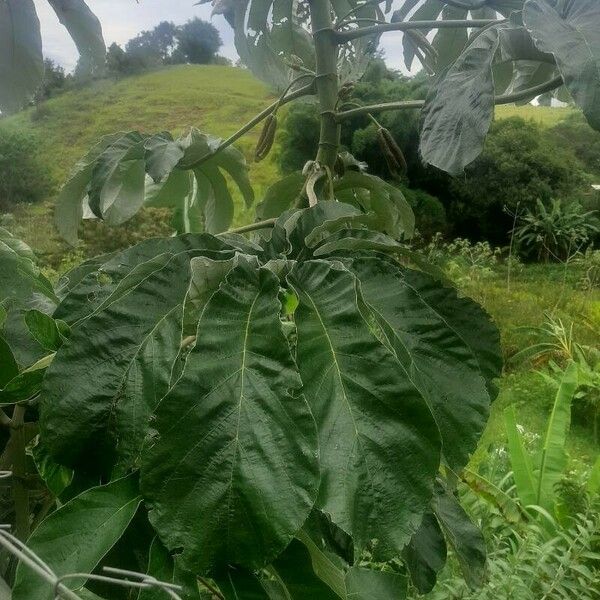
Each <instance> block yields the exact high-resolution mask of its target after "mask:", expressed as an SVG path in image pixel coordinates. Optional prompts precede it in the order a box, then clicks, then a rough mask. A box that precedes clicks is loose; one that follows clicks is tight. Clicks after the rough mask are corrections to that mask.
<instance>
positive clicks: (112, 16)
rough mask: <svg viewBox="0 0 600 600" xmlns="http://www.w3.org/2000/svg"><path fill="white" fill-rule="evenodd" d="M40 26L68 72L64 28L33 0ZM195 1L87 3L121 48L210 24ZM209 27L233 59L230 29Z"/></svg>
mask: <svg viewBox="0 0 600 600" xmlns="http://www.w3.org/2000/svg"><path fill="white" fill-rule="evenodd" d="M34 1H35V4H36V6H37V8H38V14H39V17H40V21H41V24H42V36H43V41H44V55H45V56H46V57H48V58H51V59H53V60H55V61H56V62H58V63H59V64H61V65H63V66H64V67H65V68H66V69H67V70H71V69H72V68H73V67H74V66H75V63H76V62H77V50H76V49H75V46H74V44H73V42H72V41H71V39H70V38H69V36H68V34H67V33H66V31H65V29H64V27H63V26H62V25H61V24H60V23H59V22H58V19H57V18H56V15H55V14H54V11H53V10H52V8H51V7H50V5H49V4H48V2H47V1H46V0H34ZM194 2H195V0H139V2H136V1H135V0H87V3H88V5H89V6H90V8H91V9H92V10H93V11H94V12H95V13H96V15H98V18H99V19H100V22H101V23H102V28H103V31H104V39H105V41H106V45H107V46H110V44H112V43H113V42H117V43H118V44H121V45H123V44H125V43H126V42H127V41H128V40H130V39H131V38H132V37H135V36H136V35H137V34H138V33H139V32H140V31H143V30H146V29H152V28H153V27H154V26H155V25H157V24H158V23H160V22H161V21H173V23H175V24H181V23H185V21H187V20H188V19H190V18H193V17H200V18H201V19H205V20H210V13H211V6H210V4H203V5H202V6H194ZM212 23H213V24H214V25H215V27H216V28H217V29H218V30H219V31H220V33H221V39H222V40H223V47H222V48H221V50H220V54H222V55H224V56H226V57H227V58H231V59H234V60H235V59H236V58H237V54H236V52H235V47H234V45H233V34H232V31H231V28H230V27H229V26H228V25H227V23H226V22H225V20H224V19H223V18H222V17H220V16H215V17H213V19H212ZM401 37H402V34H400V33H390V34H388V35H387V36H386V37H385V40H384V41H385V44H384V49H385V53H386V58H387V62H388V64H389V66H391V67H394V68H400V63H401V61H400V56H401V51H400V41H401Z"/></svg>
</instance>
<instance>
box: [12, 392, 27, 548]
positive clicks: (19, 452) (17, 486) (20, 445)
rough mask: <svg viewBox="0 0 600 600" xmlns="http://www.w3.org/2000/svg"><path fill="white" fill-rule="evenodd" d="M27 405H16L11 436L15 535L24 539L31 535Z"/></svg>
mask: <svg viewBox="0 0 600 600" xmlns="http://www.w3.org/2000/svg"><path fill="white" fill-rule="evenodd" d="M24 424H25V407H24V406H20V405H18V404H17V405H16V406H15V408H14V411H13V416H12V425H11V427H12V430H11V438H13V442H14V446H13V455H12V473H13V475H12V477H13V483H12V488H13V500H14V503H15V535H16V536H17V537H18V538H19V539H20V540H22V541H25V540H26V539H27V538H28V537H29V517H30V514H29V490H28V489H27V487H26V486H25V483H24V481H25V477H26V475H27V455H26V454H25V446H26V440H25V430H24V427H23V425H24Z"/></svg>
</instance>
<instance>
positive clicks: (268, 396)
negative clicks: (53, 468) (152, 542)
mask: <svg viewBox="0 0 600 600" xmlns="http://www.w3.org/2000/svg"><path fill="white" fill-rule="evenodd" d="M278 294H279V281H278V279H277V277H275V275H274V274H273V273H271V272H270V271H268V270H266V269H256V267H255V266H253V265H252V264H250V263H245V264H244V263H241V264H240V265H239V266H237V267H235V268H234V269H233V270H232V271H231V273H230V274H229V275H228V276H227V279H226V281H225V282H224V283H223V284H221V286H220V288H219V289H218V291H216V292H215V294H214V295H213V296H212V298H211V299H210V300H209V302H208V304H207V305H206V306H205V307H204V309H203V311H202V316H201V318H200V321H199V324H198V336H197V342H196V345H195V347H194V348H193V349H192V351H191V353H190V355H189V357H188V359H187V362H186V366H185V370H184V372H183V375H182V376H181V378H180V379H179V381H178V382H177V384H176V385H175V387H174V388H173V389H172V390H171V391H170V392H169V394H168V395H167V396H166V397H165V399H164V400H163V401H162V402H161V403H160V405H159V407H158V410H157V412H156V420H155V422H154V423H153V427H154V429H155V430H156V434H155V435H156V438H155V440H153V443H152V444H151V445H150V446H149V447H147V448H146V450H145V452H144V458H143V464H142V491H143V493H144V496H145V498H146V500H147V502H148V504H149V506H150V520H151V522H152V524H153V525H154V527H155V528H156V529H157V530H158V532H159V534H160V536H161V539H162V540H163V542H164V543H165V544H166V546H167V547H168V548H170V549H175V548H180V549H182V550H183V552H182V554H181V560H182V565H183V566H184V567H186V568H189V569H193V570H196V571H197V570H200V571H207V570H210V569H211V568H217V567H223V566H225V565H227V564H238V565H242V566H245V567H248V568H251V569H252V568H257V567H262V566H264V565H265V564H268V563H269V562H270V561H271V560H273V559H274V558H275V557H276V556H277V555H278V554H279V553H280V552H281V551H282V550H283V549H284V548H285V547H286V545H287V544H288V543H289V542H290V541H291V539H292V537H293V536H294V534H295V533H296V531H298V529H299V528H300V527H301V526H302V523H303V522H304V521H305V520H306V517H307V516H308V513H309V512H310V510H311V508H312V505H313V503H314V500H315V496H316V493H317V486H318V479H319V469H318V445H317V436H316V430H315V424H314V420H313V418H312V415H311V413H310V410H309V408H308V405H307V404H306V401H305V400H304V398H303V397H302V396H301V395H300V388H301V382H300V378H299V376H298V373H297V371H296V366H295V364H294V361H293V359H292V357H291V354H290V351H289V348H288V345H287V342H286V340H285V337H284V334H283V331H282V328H281V322H280V318H279V314H280V311H281V305H280V303H279V300H278ZM192 432H193V433H192Z"/></svg>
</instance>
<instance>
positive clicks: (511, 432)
mask: <svg viewBox="0 0 600 600" xmlns="http://www.w3.org/2000/svg"><path fill="white" fill-rule="evenodd" d="M504 424H505V427H506V436H507V439H508V451H509V454H510V466H511V468H512V471H513V478H514V480H515V485H516V486H517V494H518V496H519V499H520V501H521V504H523V505H524V506H530V505H532V504H535V503H536V500H537V480H536V478H535V476H534V473H533V464H532V461H531V458H530V456H529V454H528V453H527V451H526V450H525V446H524V444H523V438H522V437H521V434H520V433H519V430H518V428H517V414H516V410H515V407H514V406H509V407H508V408H507V409H506V410H505V411H504Z"/></svg>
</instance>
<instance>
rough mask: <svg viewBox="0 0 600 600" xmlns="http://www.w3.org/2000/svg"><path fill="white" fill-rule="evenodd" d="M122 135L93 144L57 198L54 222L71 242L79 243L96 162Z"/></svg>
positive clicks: (113, 135) (108, 136) (63, 235)
mask: <svg viewBox="0 0 600 600" xmlns="http://www.w3.org/2000/svg"><path fill="white" fill-rule="evenodd" d="M122 136H123V134H122V133H114V134H112V135H107V136H105V137H103V138H102V139H101V140H100V141H99V142H98V143H97V144H96V145H95V146H93V147H92V148H91V150H90V151H89V152H88V153H87V154H86V155H85V156H83V157H82V158H81V159H80V160H79V161H78V162H77V164H76V165H75V166H74V167H73V170H72V171H71V174H70V175H69V179H68V180H67V181H66V183H65V184H64V186H63V187H62V189H61V191H60V193H59V195H58V198H57V199H56V204H55V208H54V223H55V225H56V228H57V229H58V232H59V233H60V234H61V235H62V237H63V238H64V239H65V240H66V241H67V242H68V243H69V244H72V245H75V244H77V229H78V228H79V222H80V221H81V218H82V216H83V202H84V198H85V197H86V196H87V193H88V191H89V185H90V181H91V179H92V174H93V172H94V165H95V162H96V160H97V159H98V157H99V156H100V155H101V154H102V153H103V152H104V151H105V150H106V149H107V148H108V147H110V146H111V145H112V144H113V143H115V142H116V141H117V140H118V139H120V138H121V137H122Z"/></svg>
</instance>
